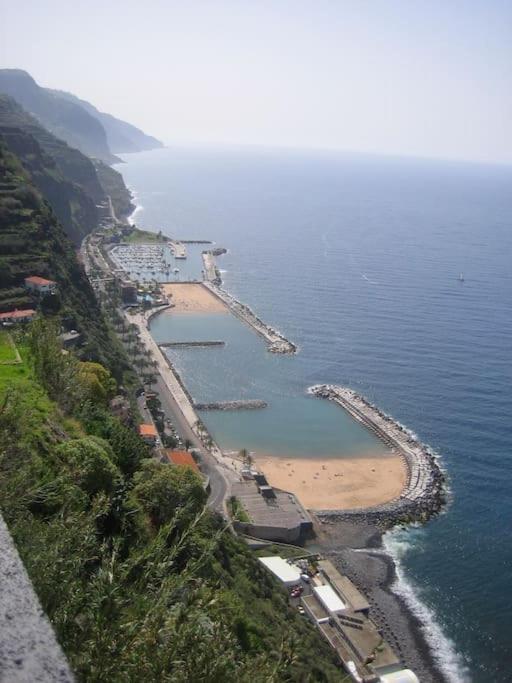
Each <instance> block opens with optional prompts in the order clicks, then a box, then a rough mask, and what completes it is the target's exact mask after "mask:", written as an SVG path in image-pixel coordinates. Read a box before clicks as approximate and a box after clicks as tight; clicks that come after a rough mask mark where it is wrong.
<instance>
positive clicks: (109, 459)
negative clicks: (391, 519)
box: [0, 320, 343, 683]
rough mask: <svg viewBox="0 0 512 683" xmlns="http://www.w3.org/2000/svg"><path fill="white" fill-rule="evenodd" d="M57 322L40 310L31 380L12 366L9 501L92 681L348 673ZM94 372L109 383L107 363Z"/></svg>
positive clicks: (7, 389)
mask: <svg viewBox="0 0 512 683" xmlns="http://www.w3.org/2000/svg"><path fill="white" fill-rule="evenodd" d="M54 332H55V331H54V330H52V326H51V325H50V324H48V323H47V322H45V321H43V320H38V321H35V322H34V323H32V325H31V327H30V329H29V330H28V332H27V334H26V343H27V347H26V348H27V349H28V361H27V365H28V366H29V368H30V373H29V374H28V375H27V376H26V377H25V378H24V379H23V380H21V381H14V382H13V381H10V380H9V381H6V380H5V377H4V375H3V374H2V373H3V372H4V371H5V367H3V368H0V406H1V410H0V431H1V433H2V434H3V435H5V434H9V435H10V438H9V439H6V438H3V439H2V447H1V450H0V500H1V501H2V508H3V514H4V516H5V518H6V521H7V523H8V525H9V528H10V530H11V533H12V534H13V537H14V539H15V541H16V544H17V546H18V549H19V551H20V553H21V555H22V558H23V561H24V562H25V566H26V567H27V570H28V572H29V575H30V577H31V578H32V581H33V582H34V585H35V587H36V590H37V592H38V595H39V597H40V599H41V602H42V604H43V607H44V609H45V610H46V612H47V614H48V615H49V617H50V619H51V620H52V622H53V624H54V626H55V629H56V632H57V635H58V637H59V640H60V642H61V644H62V646H63V648H64V650H65V652H66V654H67V656H68V658H69V660H70V663H71V665H72V667H73V668H74V670H75V671H76V673H77V675H78V677H79V679H80V680H87V681H93V680H96V681H105V680H108V681H127V680H143V681H155V682H156V681H173V682H174V681H178V682H179V681H183V683H185V682H186V681H248V682H249V681H338V680H342V679H343V676H342V675H341V673H340V672H339V670H338V669H337V667H336V665H335V664H334V662H333V659H332V655H331V652H330V650H329V649H328V647H327V645H325V644H324V643H323V642H322V641H321V640H320V637H319V635H318V634H317V633H316V631H315V630H314V629H313V627H312V626H310V625H309V623H308V622H306V621H305V620H304V619H303V618H301V617H300V615H298V614H296V613H295V612H294V611H293V610H292V609H291V608H290V607H289V606H288V601H287V596H286V594H285V592H283V591H282V590H281V589H280V588H279V587H278V586H277V585H276V584H275V583H274V581H273V580H272V578H271V577H270V575H269V574H268V573H267V572H265V570H264V569H263V568H260V567H259V565H258V563H257V561H256V560H255V558H254V557H253V555H252V554H251V553H250V551H249V550H248V549H247V548H246V547H245V544H243V543H242V542H241V541H239V540H238V539H237V538H236V537H235V536H233V535H232V534H231V533H230V531H229V530H228V529H227V528H226V526H225V523H224V522H223V520H222V519H221V518H220V517H218V516H217V515H215V514H213V513H211V512H210V511H209V510H208V508H206V507H205V498H206V494H205V492H204V490H203V488H202V484H201V480H200V478H199V477H198V476H197V475H196V474H195V473H194V472H192V471H191V470H190V469H188V468H180V467H178V468H173V467H171V466H170V465H166V464H162V463H160V462H156V461H154V460H150V459H148V456H149V452H148V450H147V448H146V447H145V446H144V444H143V443H142V442H141V441H140V440H139V438H138V436H137V435H136V434H135V433H134V432H132V431H130V430H128V429H127V428H125V427H123V426H122V425H121V423H119V422H118V421H117V420H115V419H114V418H113V417H112V416H111V415H110V414H109V412H108V409H107V405H108V402H107V396H108V391H106V394H105V397H104V400H101V399H98V397H97V394H96V391H95V389H94V387H91V383H90V382H89V377H88V375H90V373H91V368H88V367H86V371H85V372H84V366H83V364H82V363H81V362H80V361H78V360H77V359H76V358H74V357H73V356H72V355H70V354H67V355H63V354H62V353H61V352H60V347H59V344H58V341H57V337H56V336H55V334H54ZM93 374H94V375H95V376H96V377H100V378H101V381H102V382H103V384H104V385H105V387H107V388H108V387H109V386H110V383H111V380H112V378H111V377H110V376H109V374H108V372H107V371H106V370H105V369H104V368H103V369H102V372H100V371H99V370H98V369H97V368H95V369H94V373H93ZM111 388H112V387H111ZM112 389H113V388H112Z"/></svg>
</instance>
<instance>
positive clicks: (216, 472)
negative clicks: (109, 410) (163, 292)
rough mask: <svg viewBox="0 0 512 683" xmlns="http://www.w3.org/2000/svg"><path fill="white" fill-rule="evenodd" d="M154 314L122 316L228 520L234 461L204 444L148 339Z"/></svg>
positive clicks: (176, 383) (184, 398) (186, 402)
mask: <svg viewBox="0 0 512 683" xmlns="http://www.w3.org/2000/svg"><path fill="white" fill-rule="evenodd" d="M155 314H156V311H153V312H151V313H150V314H149V315H148V314H143V313H136V314H135V315H128V314H126V313H125V317H126V320H127V321H128V322H130V323H133V324H134V325H136V327H137V330H138V332H139V334H140V338H141V340H142V342H143V343H144V345H145V346H146V348H147V349H148V350H149V351H150V353H151V357H152V358H153V359H154V360H155V361H156V364H157V365H156V371H157V373H158V377H157V391H158V394H159V397H160V400H161V402H162V406H163V408H164V412H166V413H170V414H171V415H172V418H174V419H173V421H174V422H175V426H176V428H177V430H178V433H179V434H180V435H181V436H182V438H184V439H188V440H189V441H190V442H191V443H192V444H193V446H194V447H195V448H197V449H198V450H199V452H200V454H201V461H202V463H203V464H204V466H205V468H204V469H205V470H206V472H205V474H207V475H208V476H209V478H210V486H211V494H210V499H209V501H208V502H209V505H210V507H212V508H214V509H216V510H217V511H218V512H221V513H222V514H224V516H225V517H226V518H227V519H228V512H227V508H226V498H227V497H228V495H229V493H230V491H231V484H232V483H233V482H235V481H238V480H239V473H238V468H237V466H236V464H235V461H233V460H231V459H230V458H227V457H225V456H224V455H223V453H222V451H221V450H220V448H219V447H218V446H217V445H216V444H215V443H214V442H213V441H211V442H210V443H208V445H205V443H204V437H205V436H207V433H206V431H205V430H204V428H202V423H201V421H200V420H199V417H198V415H197V413H196V411H195V409H194V406H193V405H192V402H191V400H190V398H189V396H188V394H187V392H186V391H185V389H184V388H183V386H182V384H181V382H180V380H179V378H178V376H177V375H176V373H175V372H174V370H173V368H172V365H171V364H170V362H169V360H168V359H167V357H166V356H165V355H164V353H162V350H161V349H160V348H159V346H158V344H157V343H156V342H155V340H154V339H153V337H152V336H151V332H150V330H149V328H148V325H149V320H150V319H151V318H152V317H153V315H155ZM165 408H167V410H165Z"/></svg>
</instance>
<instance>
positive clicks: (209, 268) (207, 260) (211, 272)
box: [202, 251, 222, 285]
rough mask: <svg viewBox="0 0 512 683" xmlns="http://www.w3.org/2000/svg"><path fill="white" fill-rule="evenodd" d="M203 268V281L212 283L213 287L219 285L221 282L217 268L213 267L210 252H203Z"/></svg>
mask: <svg viewBox="0 0 512 683" xmlns="http://www.w3.org/2000/svg"><path fill="white" fill-rule="evenodd" d="M202 257H203V266H204V279H205V280H206V281H207V282H212V283H213V284H214V285H220V284H221V282H222V280H221V278H220V275H219V271H218V268H217V266H216V265H215V258H214V256H213V254H212V253H211V251H203V253H202Z"/></svg>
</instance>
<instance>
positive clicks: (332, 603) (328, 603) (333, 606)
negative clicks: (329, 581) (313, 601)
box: [313, 585, 347, 613]
mask: <svg viewBox="0 0 512 683" xmlns="http://www.w3.org/2000/svg"><path fill="white" fill-rule="evenodd" d="M313 593H314V594H315V595H316V597H317V598H318V599H319V600H320V602H321V603H322V605H323V606H324V607H325V609H326V610H328V611H329V612H334V613H336V612H342V611H343V610H344V609H346V608H347V605H346V604H345V603H344V602H343V600H342V599H341V598H340V597H339V595H338V594H337V593H336V592H335V591H334V590H333V589H332V588H331V586H328V585H324V586H313Z"/></svg>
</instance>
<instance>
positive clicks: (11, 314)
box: [0, 308, 36, 320]
mask: <svg viewBox="0 0 512 683" xmlns="http://www.w3.org/2000/svg"><path fill="white" fill-rule="evenodd" d="M35 314H36V312H35V311H34V309H33V308H27V309H26V310H24V311H18V310H17V309H15V310H14V311H6V312H5V313H0V320H5V318H31V317H32V316H33V315H35Z"/></svg>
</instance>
